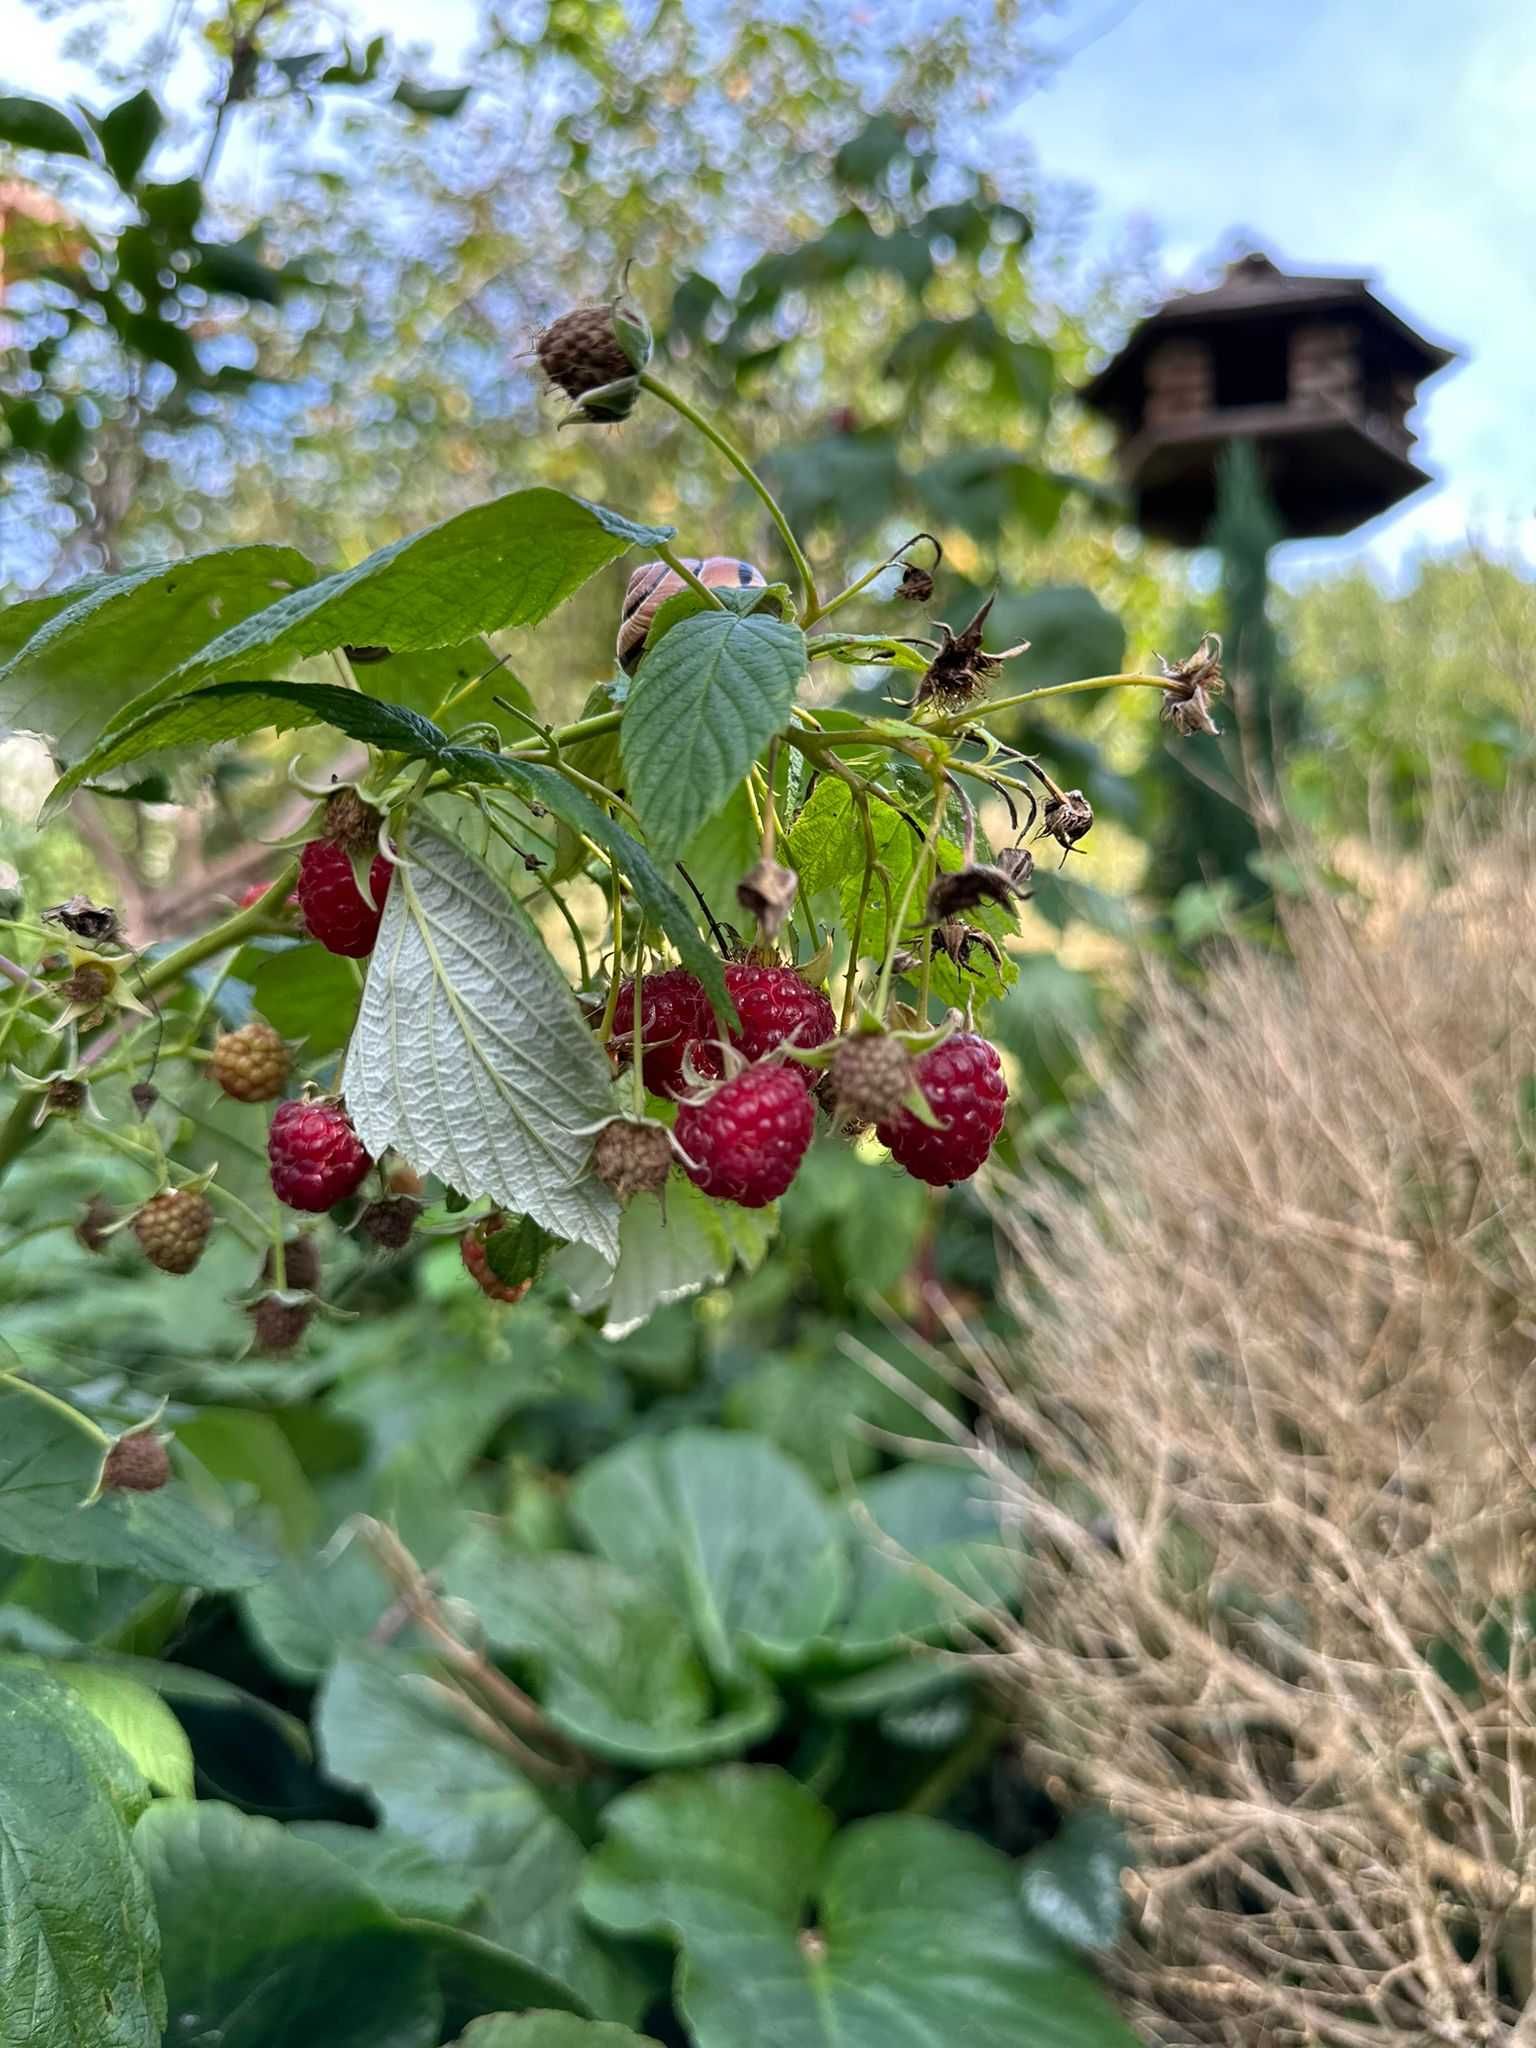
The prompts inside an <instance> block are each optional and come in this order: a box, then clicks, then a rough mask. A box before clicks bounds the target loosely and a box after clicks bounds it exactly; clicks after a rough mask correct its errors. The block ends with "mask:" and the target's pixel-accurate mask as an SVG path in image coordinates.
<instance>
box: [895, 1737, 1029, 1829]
mask: <svg viewBox="0 0 1536 2048" xmlns="http://www.w3.org/2000/svg"><path fill="white" fill-rule="evenodd" d="M1007 1733H1008V1729H1007V1724H1006V1723H1005V1722H1003V1721H1000V1720H998V1719H996V1718H995V1717H994V1716H993V1715H991V1714H980V1715H978V1716H977V1718H976V1722H975V1725H974V1726H973V1727H972V1728H971V1729H970V1730H969V1731H968V1733H967V1734H966V1735H965V1737H964V1738H963V1740H962V1741H960V1742H959V1743H957V1744H956V1746H955V1747H954V1748H953V1749H952V1750H951V1751H950V1752H949V1755H948V1756H947V1757H945V1759H944V1761H943V1762H942V1763H941V1764H940V1765H939V1766H938V1768H937V1770H934V1771H931V1772H930V1773H929V1775H928V1776H927V1777H926V1778H924V1780H923V1782H922V1783H921V1784H920V1785H919V1786H918V1788H917V1790H916V1791H915V1792H914V1793H913V1794H912V1796H911V1797H910V1798H909V1799H908V1800H906V1801H905V1802H904V1804H903V1806H902V1809H901V1810H902V1812H903V1813H940V1812H942V1811H943V1809H944V1808H945V1807H946V1806H947V1805H948V1804H949V1802H950V1800H951V1799H953V1797H954V1796H955V1794H956V1793H957V1792H958V1791H959V1790H960V1788H961V1786H962V1785H964V1784H966V1783H967V1782H968V1781H969V1780H970V1779H971V1778H973V1777H974V1776H975V1775H976V1773H977V1772H978V1771H979V1770H980V1769H981V1767H982V1765H983V1764H984V1763H985V1762H986V1761H987V1759H988V1757H990V1756H991V1755H992V1753H993V1751H994V1750H995V1749H997V1748H998V1746H999V1745H1000V1744H1001V1743H1002V1741H1003V1739H1004V1737H1005V1736H1006V1735H1007Z"/></svg>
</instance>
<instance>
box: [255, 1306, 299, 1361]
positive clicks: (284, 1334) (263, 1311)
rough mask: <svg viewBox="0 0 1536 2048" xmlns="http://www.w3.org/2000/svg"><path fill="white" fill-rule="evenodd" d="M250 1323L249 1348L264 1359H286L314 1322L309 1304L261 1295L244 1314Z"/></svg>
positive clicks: (296, 1348)
mask: <svg viewBox="0 0 1536 2048" xmlns="http://www.w3.org/2000/svg"><path fill="white" fill-rule="evenodd" d="M246 1314H247V1315H248V1316H249V1317H250V1319H251V1345H252V1349H253V1350H255V1351H258V1352H259V1353H260V1354H261V1355H262V1357H264V1358H288V1357H290V1356H291V1355H292V1354H293V1353H294V1352H295V1351H297V1350H298V1348H299V1346H300V1344H301V1343H302V1342H303V1341H304V1332H305V1331H306V1330H307V1329H308V1328H309V1326H310V1323H311V1322H312V1321H313V1320H314V1314H315V1304H314V1303H313V1302H312V1301H285V1300H284V1299H283V1297H282V1295H280V1294H264V1295H263V1296H262V1297H261V1299H260V1301H253V1302H252V1303H251V1305H250V1307H249V1308H248V1309H247V1310H246Z"/></svg>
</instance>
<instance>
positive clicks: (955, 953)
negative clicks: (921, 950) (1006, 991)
mask: <svg viewBox="0 0 1536 2048" xmlns="http://www.w3.org/2000/svg"><path fill="white" fill-rule="evenodd" d="M933 944H934V950H935V951H936V952H939V953H942V954H944V956H945V957H946V959H949V960H953V961H954V963H955V965H956V966H957V967H959V968H961V969H962V970H964V969H968V968H969V967H970V964H971V955H972V953H974V952H977V951H980V952H983V953H985V954H987V956H988V957H989V958H990V959H991V960H992V962H993V963H994V965H995V966H998V967H1001V966H1002V964H1003V956H1002V953H1001V951H1000V950H999V948H998V946H997V943H996V941H995V940H994V939H993V938H992V937H991V936H990V935H989V934H988V933H987V932H984V931H982V930H981V929H980V927H979V926H977V925H974V924H965V923H963V922H962V920H961V919H960V918H958V917H952V918H950V919H948V920H947V922H945V923H944V924H940V925H935V926H934V930H933Z"/></svg>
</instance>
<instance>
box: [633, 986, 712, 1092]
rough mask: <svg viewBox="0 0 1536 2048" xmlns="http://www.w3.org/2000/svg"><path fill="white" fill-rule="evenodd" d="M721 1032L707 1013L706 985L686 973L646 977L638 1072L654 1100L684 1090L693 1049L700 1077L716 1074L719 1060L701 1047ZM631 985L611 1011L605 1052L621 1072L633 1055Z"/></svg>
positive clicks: (641, 1011)
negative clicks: (686, 1059)
mask: <svg viewBox="0 0 1536 2048" xmlns="http://www.w3.org/2000/svg"><path fill="white" fill-rule="evenodd" d="M718 1030H719V1026H718V1025H717V1024H716V1022H715V1013H714V1011H713V1010H712V1009H711V1008H710V1007H709V997H708V996H707V995H705V993H704V984H703V982H701V981H700V980H699V979H698V977H697V976H696V975H692V974H690V973H689V972H688V970H687V968H686V967H668V968H665V969H664V970H663V971H662V973H660V974H648V975H646V977H645V982H644V988H643V992H642V994H641V998H640V1039H641V1051H640V1072H641V1074H642V1075H643V1076H644V1079H645V1085H646V1087H647V1088H649V1089H650V1091H651V1093H652V1094H653V1095H676V1094H678V1093H680V1092H681V1090H682V1089H683V1088H684V1087H685V1086H686V1085H687V1077H686V1076H685V1075H684V1073H683V1058H684V1055H685V1054H686V1053H687V1052H688V1051H689V1050H690V1049H692V1051H693V1056H694V1065H695V1066H696V1067H697V1068H698V1069H699V1071H700V1072H702V1073H706V1074H718V1073H719V1071H720V1056H719V1053H718V1052H717V1051H715V1049H714V1048H713V1047H712V1046H710V1045H708V1044H706V1043H705V1041H706V1040H708V1039H712V1038H714V1037H715V1036H716V1034H717V1032H718ZM634 1031H635V985H634V983H633V982H632V981H626V982H625V984H624V986H623V987H622V988H621V989H620V990H619V1000H618V1002H617V1003H616V1004H615V1005H614V1011H613V1036H612V1037H611V1038H610V1039H609V1041H608V1050H609V1051H610V1052H611V1053H612V1054H613V1056H614V1058H615V1059H616V1060H618V1062H619V1064H620V1065H621V1066H624V1065H627V1064H628V1062H629V1059H630V1056H631V1054H632V1052H633V1050H634V1043H635V1039H634Z"/></svg>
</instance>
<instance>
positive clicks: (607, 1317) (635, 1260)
mask: <svg viewBox="0 0 1536 2048" xmlns="http://www.w3.org/2000/svg"><path fill="white" fill-rule="evenodd" d="M666 1196H667V1198H666V1204H665V1206H663V1204H662V1202H661V1199H660V1197H659V1196H657V1195H636V1196H634V1198H633V1199H632V1200H631V1201H629V1202H628V1203H627V1204H626V1205H625V1208H624V1211H623V1214H622V1215H621V1217H620V1219H619V1260H618V1265H617V1266H616V1267H610V1266H609V1265H607V1264H606V1263H605V1262H604V1261H602V1260H601V1259H599V1258H597V1257H595V1256H594V1255H593V1254H592V1253H591V1252H589V1251H588V1250H587V1249H586V1248H585V1247H584V1246H581V1245H568V1246H567V1247H566V1249H565V1250H564V1251H562V1252H560V1253H558V1254H557V1255H556V1257H555V1258H554V1259H553V1260H552V1261H551V1265H550V1271H551V1273H552V1274H553V1275H554V1277H555V1278H556V1280H558V1281H559V1282H560V1284H561V1285H562V1286H563V1287H564V1288H565V1289H566V1291H567V1293H568V1294H569V1296H570V1302H571V1306H572V1308H574V1309H575V1310H576V1312H577V1313H578V1314H579V1315H590V1314H592V1312H593V1311H594V1310H595V1309H599V1308H601V1309H603V1310H604V1312H605V1313H604V1316H603V1335H604V1336H605V1337H606V1338H608V1339H609V1341H610V1342H617V1340H618V1339H619V1338H621V1337H627V1336H629V1335H630V1334H631V1332H632V1331H635V1330H638V1329H639V1328H640V1326H641V1324H642V1323H646V1322H648V1321H649V1320H650V1318H651V1316H652V1315H653V1314H654V1313H655V1311H656V1310H657V1309H658V1308H661V1307H663V1306H664V1305H665V1304H666V1303H668V1302H672V1301H686V1300H687V1298H688V1297H689V1295H692V1294H701V1293H702V1292H703V1291H704V1289H705V1288H706V1287H716V1286H718V1285H719V1284H720V1282H721V1281H722V1280H725V1279H727V1278H728V1277H729V1275H730V1273H731V1271H732V1269H733V1268H734V1267H735V1265H736V1263H737V1261H738V1260H739V1261H740V1262H741V1264H742V1265H743V1266H744V1267H745V1268H746V1270H747V1271H748V1272H749V1273H750V1272H755V1271H756V1269H757V1267H758V1266H759V1265H760V1264H761V1263H762V1259H763V1255H764V1253H765V1252H766V1251H767V1249H768V1246H769V1245H770V1244H771V1243H772V1241H773V1237H774V1234H775V1232H776V1231H777V1229H778V1204H777V1203H773V1204H771V1205H770V1206H769V1207H768V1208H766V1209H734V1208H732V1207H731V1206H730V1204H728V1203H725V1202H712V1201H710V1199H709V1197H708V1196H707V1195H703V1194H700V1192H699V1190H698V1189H697V1188H695V1187H694V1186H693V1185H692V1183H691V1182H689V1181H686V1180H684V1179H683V1178H682V1176H681V1175H680V1174H676V1173H674V1174H673V1176H672V1178H671V1180H670V1181H669V1182H668V1184H667V1191H666Z"/></svg>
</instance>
